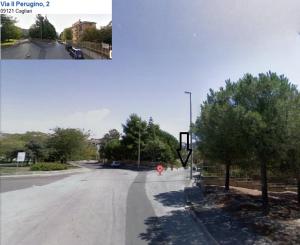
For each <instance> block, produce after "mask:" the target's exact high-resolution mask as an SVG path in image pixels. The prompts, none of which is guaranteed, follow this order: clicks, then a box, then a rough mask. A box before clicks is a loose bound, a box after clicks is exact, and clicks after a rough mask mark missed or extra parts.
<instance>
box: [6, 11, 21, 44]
mask: <svg viewBox="0 0 300 245" xmlns="http://www.w3.org/2000/svg"><path fill="white" fill-rule="evenodd" d="M16 23H17V20H16V19H14V18H13V17H11V16H8V15H5V14H1V42H2V41H6V40H9V39H20V38H21V36H22V31H21V28H19V27H17V26H16V25H15V24H16Z"/></svg>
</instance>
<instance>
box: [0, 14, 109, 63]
mask: <svg viewBox="0 0 300 245" xmlns="http://www.w3.org/2000/svg"><path fill="white" fill-rule="evenodd" d="M1 59H57V60H66V59H69V60H71V59H74V60H83V59H105V60H109V59H112V16H111V14H107V15H104V14H102V15H101V14H100V15H84V14H82V15H80V14H78V15H77V14H76V15H61V14H59V15H41V14H38V15H24V16H20V15H16V16H14V15H6V14H1Z"/></svg>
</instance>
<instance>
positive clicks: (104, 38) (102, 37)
mask: <svg viewBox="0 0 300 245" xmlns="http://www.w3.org/2000/svg"><path fill="white" fill-rule="evenodd" d="M81 41H89V42H98V43H102V42H103V43H107V44H112V27H111V26H106V27H103V28H101V29H100V30H98V29H96V28H88V29H86V30H84V32H83V34H82V38H81Z"/></svg>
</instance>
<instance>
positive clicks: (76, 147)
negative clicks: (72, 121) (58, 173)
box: [48, 128, 89, 163]
mask: <svg viewBox="0 0 300 245" xmlns="http://www.w3.org/2000/svg"><path fill="white" fill-rule="evenodd" d="M53 131H54V133H53V134H52V135H51V138H50V139H49V142H48V146H49V147H50V148H51V149H52V152H51V156H52V158H53V159H54V160H59V161H61V162H62V163H66V162H67V161H69V160H80V158H81V156H82V153H83V152H84V151H85V150H86V148H87V147H88V137H89V135H88V134H87V133H84V132H82V131H81V130H79V129H74V128H66V129H63V128H56V129H54V130H53Z"/></svg>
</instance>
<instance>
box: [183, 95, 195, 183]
mask: <svg viewBox="0 0 300 245" xmlns="http://www.w3.org/2000/svg"><path fill="white" fill-rule="evenodd" d="M184 93H185V94H188V95H189V96H190V148H191V150H192V153H191V169H190V179H192V178H193V132H192V92H189V91H184Z"/></svg>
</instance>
